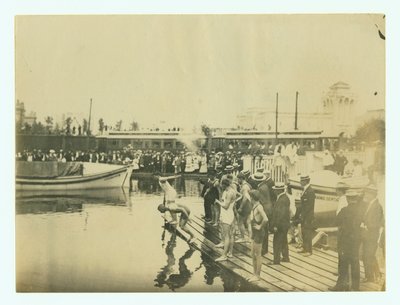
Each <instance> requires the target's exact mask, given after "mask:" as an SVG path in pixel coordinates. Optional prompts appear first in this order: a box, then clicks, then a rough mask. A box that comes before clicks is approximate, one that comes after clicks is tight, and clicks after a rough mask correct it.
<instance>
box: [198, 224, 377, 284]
mask: <svg viewBox="0 0 400 305" xmlns="http://www.w3.org/2000/svg"><path fill="white" fill-rule="evenodd" d="M195 223H196V224H197V225H198V226H199V227H200V228H201V229H202V230H206V231H207V230H208V232H209V233H210V234H209V235H210V236H209V237H210V238H211V239H214V242H218V241H219V237H218V236H217V235H218V229H217V228H212V227H210V228H206V227H205V225H204V222H203V221H202V220H201V219H200V218H198V217H197V216H196V220H195ZM211 228H212V229H211ZM213 231H214V232H213ZM213 234H214V238H212V236H213ZM238 247H240V246H239V245H237V244H235V248H238ZM290 248H292V249H291V250H292V251H291V256H290V258H291V260H292V262H291V263H287V264H286V263H285V265H286V268H288V269H290V270H291V271H285V272H286V275H289V276H293V277H296V278H299V277H298V275H296V273H300V272H302V274H300V278H301V279H303V280H304V281H306V280H307V279H306V278H304V277H303V275H304V276H305V277H307V276H308V277H310V278H311V277H312V281H311V282H312V284H313V285H314V286H317V287H318V288H319V289H322V286H321V285H318V284H316V283H315V281H317V282H320V283H321V284H323V285H326V287H325V288H328V285H331V286H333V285H334V284H335V283H336V280H337V276H336V275H334V274H333V273H334V272H337V262H332V261H331V262H328V263H327V260H326V259H324V257H323V256H321V255H318V256H316V255H312V256H311V257H304V256H302V255H301V254H298V253H297V252H295V251H293V249H294V247H292V246H291V247H290ZM247 250H249V246H247ZM321 254H322V255H323V252H321ZM267 258H268V259H269V260H272V259H273V257H272V254H268V255H267ZM312 258H316V259H315V260H313V259H312ZM263 263H266V262H263ZM292 263H293V264H292ZM326 263H327V264H326ZM291 264H292V265H291ZM288 266H289V267H288ZM280 271H282V270H280ZM293 272H294V273H293ZM361 288H362V289H363V290H380V287H379V285H377V284H375V283H362V284H361Z"/></svg>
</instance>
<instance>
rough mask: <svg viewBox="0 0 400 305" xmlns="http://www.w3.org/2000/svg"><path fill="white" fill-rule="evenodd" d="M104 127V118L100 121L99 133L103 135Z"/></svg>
mask: <svg viewBox="0 0 400 305" xmlns="http://www.w3.org/2000/svg"><path fill="white" fill-rule="evenodd" d="M104 127H105V126H104V120H103V118H101V119H100V120H99V131H100V133H101V134H102V133H103V130H104Z"/></svg>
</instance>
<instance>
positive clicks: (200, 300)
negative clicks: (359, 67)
mask: <svg viewBox="0 0 400 305" xmlns="http://www.w3.org/2000/svg"><path fill="white" fill-rule="evenodd" d="M196 2H197V3H196ZM196 2H195V1H177V0H176V1H162V0H159V1H128V0H126V1H121V0H120V1H118V0H117V1H90V2H88V1H87V2H86V3H83V2H82V1H67V0H61V1H51V0H46V1H18V0H16V1H11V0H7V1H3V2H2V3H1V4H0V7H1V10H0V11H1V13H0V16H1V18H0V20H1V24H0V31H1V32H0V33H1V34H0V37H1V38H2V47H1V48H0V54H1V56H0V57H1V58H0V61H1V69H0V71H1V72H0V73H1V78H0V80H1V84H2V90H0V95H1V103H2V104H1V120H0V124H1V126H0V132H1V138H2V142H3V145H2V149H3V156H4V157H3V162H4V163H5V164H3V166H2V168H3V170H2V174H1V180H0V181H1V183H0V185H1V194H2V196H3V200H2V201H3V202H2V208H1V213H0V217H1V218H0V232H1V233H0V238H1V240H0V247H1V249H2V250H0V270H2V272H1V273H2V275H1V276H0V283H1V284H0V300H1V302H2V303H3V304H42V305H43V304H55V303H57V304H71V303H74V304H88V302H89V303H95V304H109V303H113V304H132V303H134V304H140V303H146V304H188V303H191V304H205V303H209V304H215V303H221V302H228V303H229V304H243V303H244V302H249V301H251V302H257V303H261V302H282V303H289V302H292V303H294V304H306V303H308V304H309V303H310V302H313V303H314V304H315V303H317V304H318V303H322V302H323V303H324V304H326V305H327V304H338V303H343V304H377V303H378V302H379V303H380V304H395V303H396V302H398V300H399V297H400V292H399V289H398V283H399V282H400V275H399V274H400V273H399V272H398V270H397V266H398V256H399V255H398V253H399V250H400V249H399V242H398V233H397V232H399V230H400V228H399V224H400V222H399V221H398V215H400V209H399V206H398V205H397V200H396V199H397V198H396V194H394V191H395V190H396V188H397V187H398V182H397V181H399V180H400V177H399V157H398V151H399V149H400V147H399V144H398V130H400V126H399V121H400V120H399V119H398V115H397V114H398V113H399V110H398V109H399V106H398V105H397V103H396V101H400V94H399V90H398V80H399V79H400V72H399V71H400V65H399V56H398V54H400V47H399V41H400V39H399V37H400V35H399V34H400V33H399V30H400V5H399V4H398V3H397V2H396V1H389V0H381V1H379V2H378V1H362V2H360V1H355V0H352V1H349V0H348V1H344V0H336V1H320V2H316V1H295V0H293V1H269V2H266V1H228V0H226V1H218V2H217V1H210V0H207V1H196ZM368 12H370V13H384V14H386V22H387V23H386V33H387V40H386V54H387V55H386V56H387V57H386V59H387V61H386V69H387V70H386V71H387V73H386V75H387V79H386V118H387V120H386V122H387V123H386V124H387V125H386V126H387V129H386V137H387V141H386V160H387V164H386V166H387V172H386V176H387V179H386V200H387V202H388V203H389V204H387V205H386V207H387V208H386V211H387V213H386V214H387V220H386V226H387V251H386V253H387V254H386V255H387V258H386V259H387V262H386V264H387V285H386V289H387V291H386V292H367V293H328V292H326V293H325V292H324V293H285V294H283V293H279V294H277V293H268V294H265V293H241V294H233V293H223V294H222V293H218V294H216V293H213V294H207V293H185V294H173V293H129V294H127V293H123V294H115V293H114V294H109V293H102V294H97V293H90V294H87V293H85V294H78V293H74V294H68V293H57V294H42V293H37V294H36V293H35V294H26V293H25V294H24V293H16V292H15V191H14V177H15V168H14V162H13V160H14V152H15V132H14V126H15V125H14V117H15V116H14V102H15V92H14V91H15V82H14V80H15V70H14V16H15V15H25V14H26V15H29V14H32V15H52V14H58V15H65V14H166V13H167V14H174V13H176V14H190V13H197V14H218V13H229V14H247V13H257V14H260V13H261V14H262V13H368ZM367 64H368V63H366V65H367ZM10 147H11V149H10Z"/></svg>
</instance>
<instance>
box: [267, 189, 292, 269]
mask: <svg viewBox="0 0 400 305" xmlns="http://www.w3.org/2000/svg"><path fill="white" fill-rule="evenodd" d="M271 227H272V228H274V229H275V228H276V231H275V230H274V232H275V233H274V242H273V247H274V264H279V263H280V261H281V253H282V256H283V259H284V260H286V261H288V260H289V248H288V241H287V232H288V230H289V227H290V200H289V197H288V196H287V195H286V194H285V193H284V194H282V195H279V196H278V199H277V201H276V202H275V204H274V208H273V218H272V221H271Z"/></svg>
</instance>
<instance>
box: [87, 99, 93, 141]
mask: <svg viewBox="0 0 400 305" xmlns="http://www.w3.org/2000/svg"><path fill="white" fill-rule="evenodd" d="M91 118H92V98H90V109H89V122H88V130H87V135H90V134H91V132H90V120H91Z"/></svg>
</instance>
